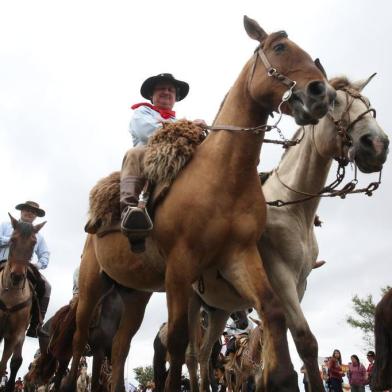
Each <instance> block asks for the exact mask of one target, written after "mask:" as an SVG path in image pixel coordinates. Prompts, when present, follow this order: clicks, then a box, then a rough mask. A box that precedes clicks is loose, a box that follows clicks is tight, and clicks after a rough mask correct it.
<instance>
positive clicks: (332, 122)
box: [314, 75, 389, 173]
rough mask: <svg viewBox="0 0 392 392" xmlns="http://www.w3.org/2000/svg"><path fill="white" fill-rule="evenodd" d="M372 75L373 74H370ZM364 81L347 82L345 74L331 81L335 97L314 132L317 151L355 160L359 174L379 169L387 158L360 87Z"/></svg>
mask: <svg viewBox="0 0 392 392" xmlns="http://www.w3.org/2000/svg"><path fill="white" fill-rule="evenodd" d="M373 76H374V75H373ZM371 78H372V77H370V78H368V79H366V80H365V81H359V82H350V81H349V80H348V79H347V78H345V77H340V78H335V79H332V80H331V85H332V86H333V87H334V88H335V89H336V91H337V96H336V99H335V104H334V107H333V110H331V111H330V112H329V114H328V116H326V117H324V118H323V119H322V120H321V121H320V127H321V128H322V129H323V130H322V132H317V131H316V132H315V134H314V141H315V145H316V147H317V151H318V152H319V153H320V154H321V155H323V156H325V157H328V158H332V157H336V158H340V159H343V160H345V161H346V162H347V161H352V162H355V164H356V165H357V166H358V168H359V170H361V171H362V172H363V173H373V172H377V171H380V170H381V169H382V167H383V164H384V162H385V161H386V159H387V154H388V147H389V139H388V136H387V135H386V134H385V132H384V131H383V129H382V128H381V126H380V125H379V124H378V122H377V119H376V117H375V114H376V112H375V110H374V109H373V108H371V106H370V102H369V100H368V99H367V98H366V97H365V96H364V95H362V90H363V88H364V87H365V86H366V84H367V83H368V82H369V81H370V80H371Z"/></svg>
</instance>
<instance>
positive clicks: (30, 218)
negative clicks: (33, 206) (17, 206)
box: [20, 210, 37, 223]
mask: <svg viewBox="0 0 392 392" xmlns="http://www.w3.org/2000/svg"><path fill="white" fill-rule="evenodd" d="M36 217H37V215H36V213H35V212H32V211H31V210H21V211H20V220H21V221H22V222H27V223H33V222H34V220H35V218H36Z"/></svg>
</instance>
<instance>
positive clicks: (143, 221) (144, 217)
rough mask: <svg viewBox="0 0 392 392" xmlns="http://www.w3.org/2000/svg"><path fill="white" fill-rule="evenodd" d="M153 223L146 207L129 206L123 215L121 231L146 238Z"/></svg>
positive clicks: (130, 236) (135, 237)
mask: <svg viewBox="0 0 392 392" xmlns="http://www.w3.org/2000/svg"><path fill="white" fill-rule="evenodd" d="M152 228H153V223H152V220H151V218H150V215H148V212H147V210H146V209H145V208H140V207H132V206H128V207H127V208H126V209H125V210H124V212H123V215H122V217H121V231H122V232H123V233H124V234H125V235H126V236H127V237H128V238H131V239H132V238H134V239H135V240H137V239H139V238H145V237H146V236H147V235H148V233H149V232H150V231H151V230H152Z"/></svg>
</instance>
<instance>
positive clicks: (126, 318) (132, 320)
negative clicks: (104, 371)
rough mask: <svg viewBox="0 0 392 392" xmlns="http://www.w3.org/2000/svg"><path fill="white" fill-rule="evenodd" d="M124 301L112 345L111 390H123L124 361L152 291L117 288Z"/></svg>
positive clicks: (120, 391) (118, 391) (114, 391)
mask: <svg viewBox="0 0 392 392" xmlns="http://www.w3.org/2000/svg"><path fill="white" fill-rule="evenodd" d="M118 292H119V294H120V295H121V298H122V300H123V302H124V311H123V313H122V317H121V321H120V325H119V328H118V331H117V333H116V335H115V336H114V339H113V346H112V382H111V384H112V386H111V391H113V392H123V391H124V390H125V387H124V363H125V361H126V359H127V356H128V352H129V347H130V344H131V341H132V338H133V336H134V335H135V334H136V332H137V331H138V330H139V328H140V325H141V323H142V321H143V318H144V312H145V310H146V306H147V304H148V301H149V300H150V298H151V295H152V293H148V292H145V291H138V290H122V289H119V290H118Z"/></svg>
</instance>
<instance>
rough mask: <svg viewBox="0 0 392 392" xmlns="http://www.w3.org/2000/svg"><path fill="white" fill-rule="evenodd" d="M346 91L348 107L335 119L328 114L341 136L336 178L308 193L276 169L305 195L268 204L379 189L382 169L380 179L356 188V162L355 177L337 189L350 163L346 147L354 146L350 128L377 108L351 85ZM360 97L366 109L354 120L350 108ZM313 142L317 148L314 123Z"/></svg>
mask: <svg viewBox="0 0 392 392" xmlns="http://www.w3.org/2000/svg"><path fill="white" fill-rule="evenodd" d="M341 90H342V91H344V92H345V93H346V108H345V109H344V111H343V113H342V115H341V116H340V118H339V119H335V118H334V117H333V116H332V114H331V113H328V114H327V116H328V117H329V119H330V120H331V121H332V122H333V123H334V124H335V129H336V131H337V134H338V136H339V140H340V141H339V150H340V155H339V156H338V157H335V158H334V159H335V160H336V161H337V162H338V168H337V171H336V179H335V180H334V181H333V182H332V183H331V184H329V185H327V186H325V187H324V188H323V189H322V190H321V191H320V192H318V193H316V194H313V193H307V192H303V191H298V190H296V189H293V188H292V187H290V186H289V185H287V184H285V183H284V182H283V181H282V180H281V178H280V177H279V173H278V170H275V174H276V177H277V179H278V180H279V182H280V183H281V184H282V185H283V186H284V187H285V188H286V189H289V190H290V191H292V192H294V193H297V194H299V195H302V196H304V197H302V198H300V199H297V200H292V201H286V202H285V201H282V200H274V201H270V202H267V204H268V205H270V206H274V207H283V206H286V205H290V204H298V203H302V202H305V201H308V200H311V199H314V198H321V197H336V196H339V197H340V198H341V199H344V198H345V197H346V196H347V195H348V194H353V193H364V194H366V195H367V196H372V195H373V192H374V191H375V190H376V189H378V187H379V186H380V184H381V174H382V170H380V172H379V178H378V181H375V182H371V183H370V184H369V185H368V186H367V187H365V188H359V189H355V188H356V185H357V184H358V178H357V172H358V170H357V165H356V164H355V163H354V164H353V165H354V178H353V179H352V180H351V181H349V182H348V183H347V184H346V185H344V186H343V187H342V188H341V189H336V188H337V187H338V186H339V185H340V184H341V183H342V181H343V179H344V177H345V174H346V169H345V168H346V166H347V165H348V163H349V160H348V158H347V157H345V156H344V148H345V147H347V148H350V147H351V146H352V137H351V135H350V133H349V132H350V130H351V129H352V128H353V127H354V125H355V124H356V123H358V122H359V121H360V120H362V119H363V118H364V117H365V116H366V115H367V114H369V113H372V115H373V117H374V118H376V110H375V109H374V108H372V107H371V106H370V103H369V102H368V101H367V100H366V99H365V98H364V97H363V96H362V94H361V93H360V92H358V91H356V90H354V89H352V88H350V87H345V88H342V89H341ZM356 99H359V100H361V101H362V102H363V103H364V104H365V106H366V110H365V111H364V112H362V113H361V114H359V115H358V116H357V117H356V118H355V119H354V120H352V121H351V120H350V108H351V106H352V104H353V102H354V101H355V100H356ZM312 143H313V145H314V147H315V149H316V151H318V150H317V145H316V143H315V138H314V125H313V126H312Z"/></svg>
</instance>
